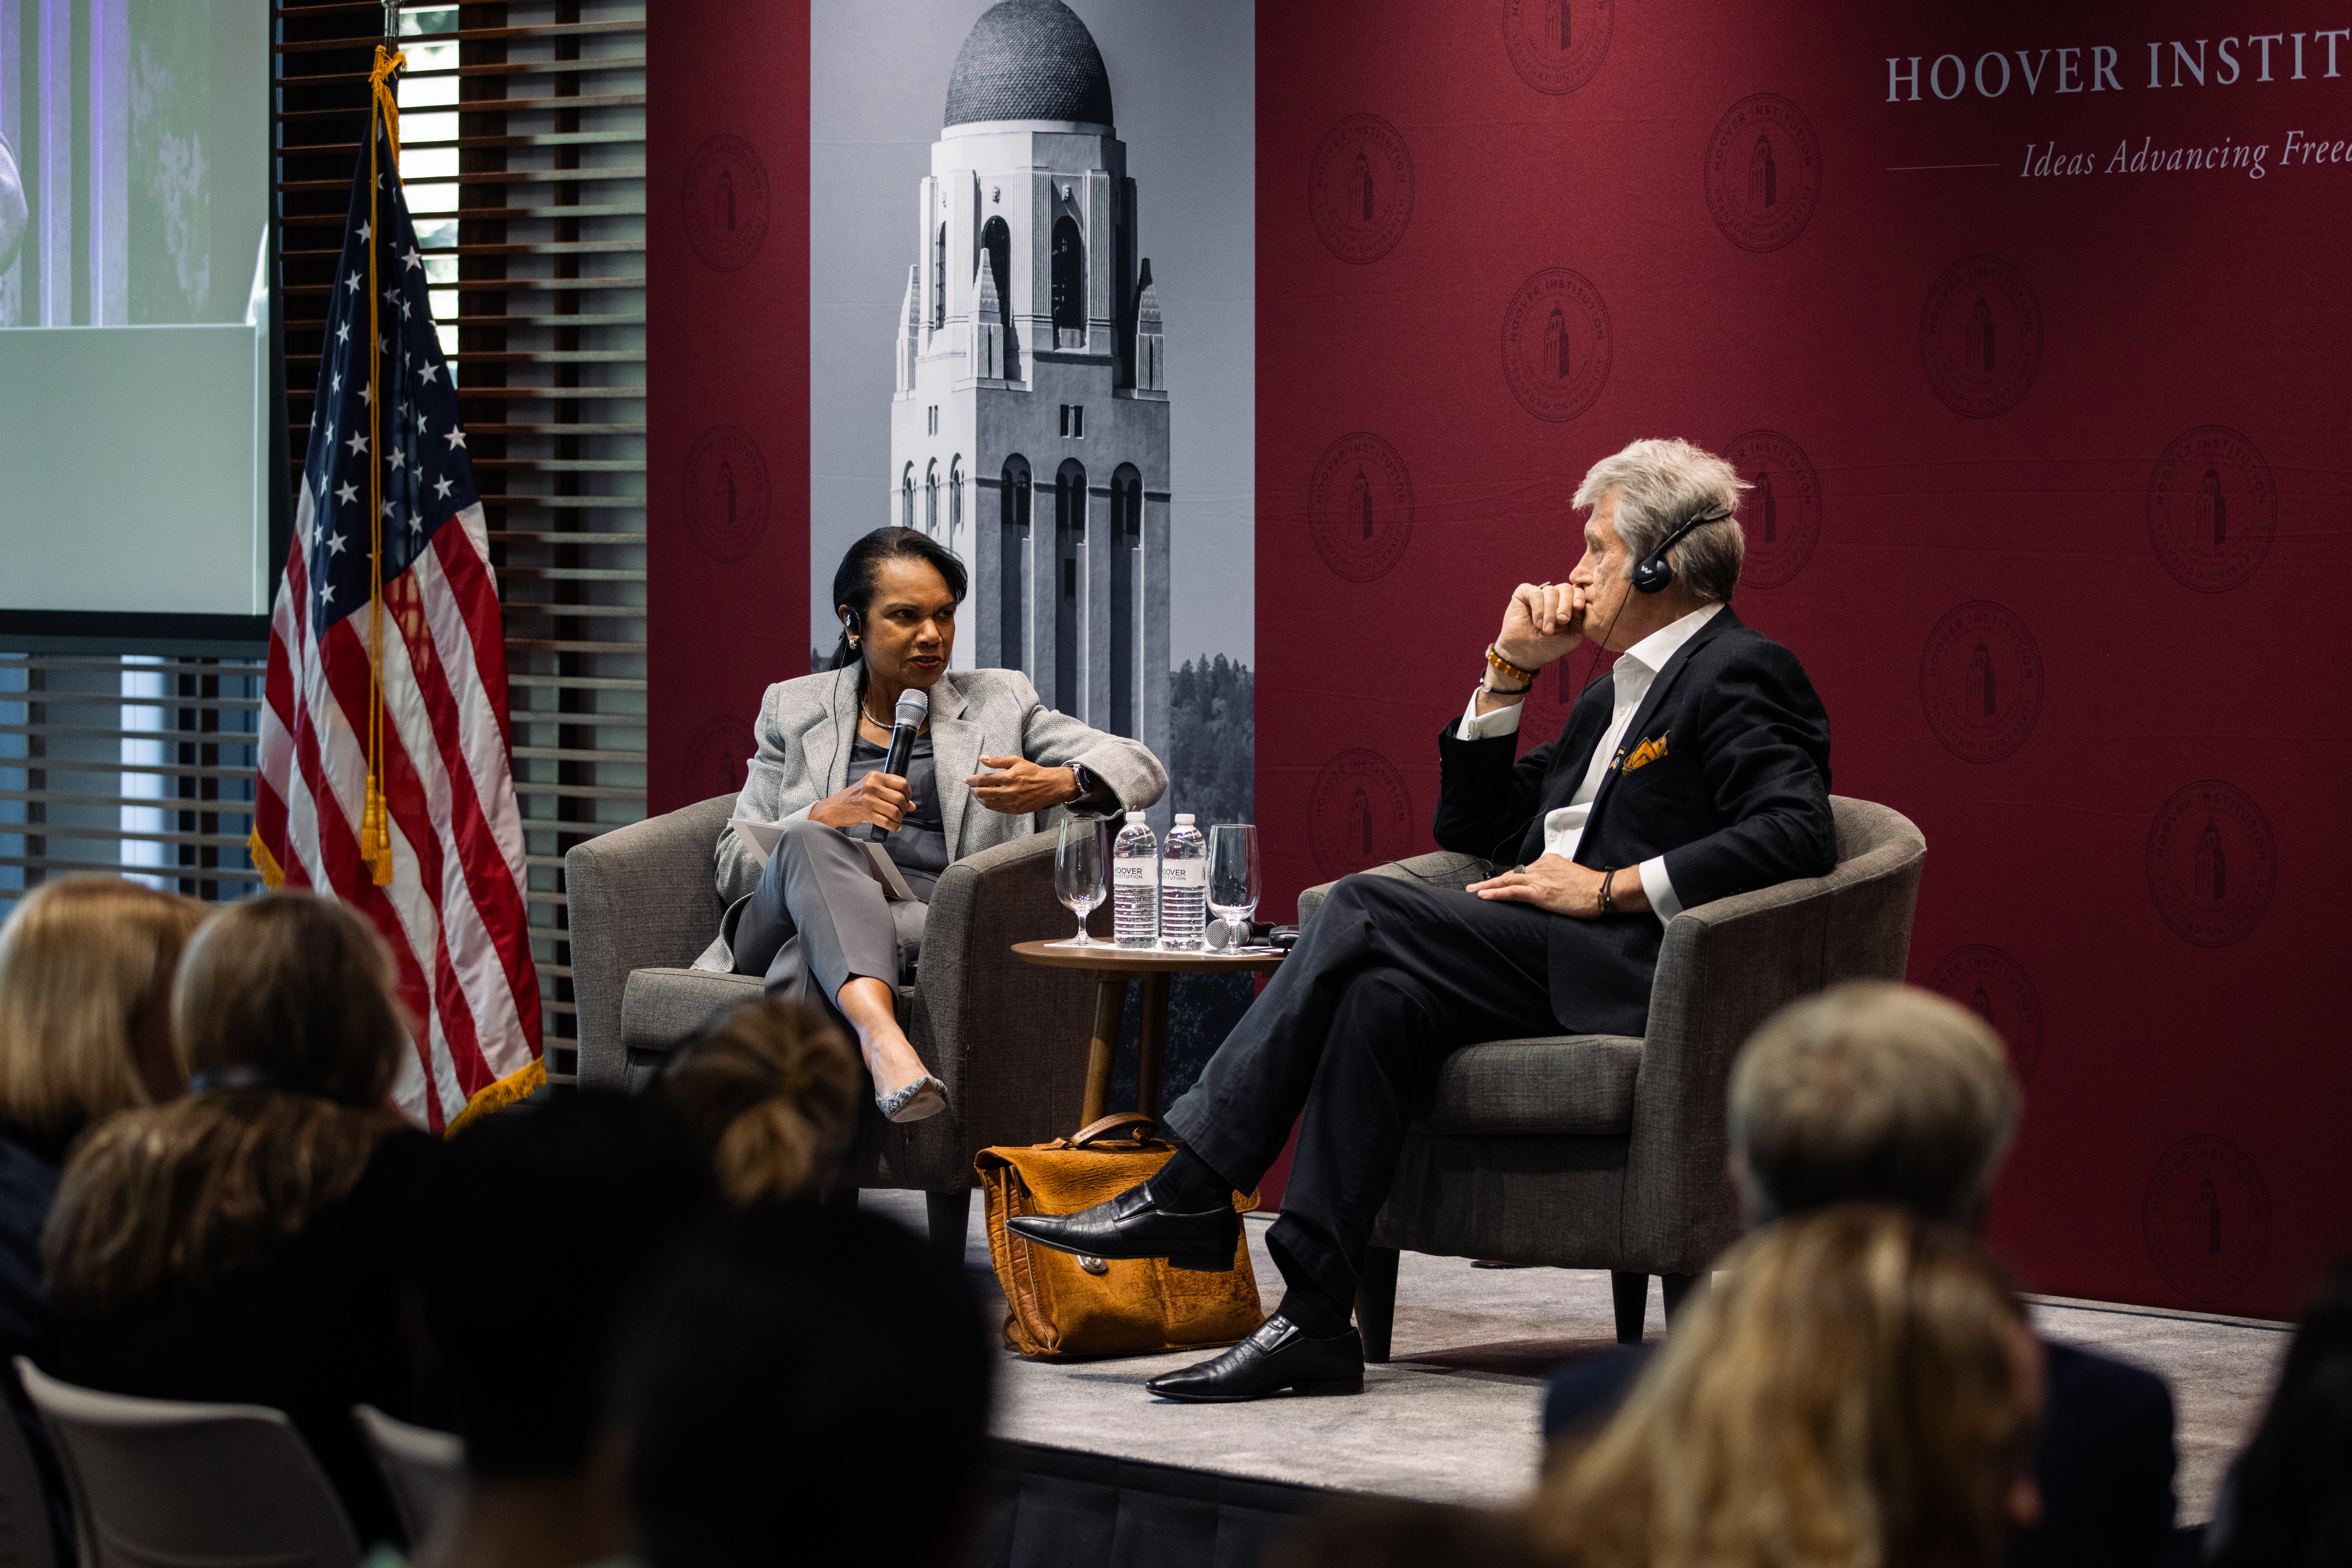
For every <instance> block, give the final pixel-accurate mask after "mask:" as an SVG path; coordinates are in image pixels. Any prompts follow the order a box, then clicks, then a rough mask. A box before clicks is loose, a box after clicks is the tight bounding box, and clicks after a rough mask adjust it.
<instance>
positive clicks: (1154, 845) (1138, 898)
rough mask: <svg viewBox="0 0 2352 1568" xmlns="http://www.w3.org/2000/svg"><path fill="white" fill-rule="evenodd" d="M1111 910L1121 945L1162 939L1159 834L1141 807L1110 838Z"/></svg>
mask: <svg viewBox="0 0 2352 1568" xmlns="http://www.w3.org/2000/svg"><path fill="white" fill-rule="evenodd" d="M1110 912H1111V928H1112V931H1113V934H1114V935H1115V936H1116V937H1117V938H1118V945H1119V946H1121V947H1151V946H1154V945H1156V944H1157V943H1158V942H1159V941H1160V837H1159V835H1157V834H1155V833H1153V832H1152V831H1151V825H1150V823H1148V822H1146V821H1144V820H1143V813H1141V812H1139V811H1130V812H1129V813H1128V814H1127V826H1125V827H1122V828H1120V829H1119V830H1118V837H1117V838H1115V839H1113V840H1111V846H1110Z"/></svg>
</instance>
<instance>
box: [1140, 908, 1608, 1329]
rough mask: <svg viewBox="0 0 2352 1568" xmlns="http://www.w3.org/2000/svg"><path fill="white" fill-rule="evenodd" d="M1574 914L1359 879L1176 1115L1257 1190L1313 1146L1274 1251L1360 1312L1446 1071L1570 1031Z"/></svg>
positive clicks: (1188, 1138)
mask: <svg viewBox="0 0 2352 1568" xmlns="http://www.w3.org/2000/svg"><path fill="white" fill-rule="evenodd" d="M1566 918H1567V917H1566V916H1562V915H1553V914H1549V913H1546V912H1545V911H1543V910H1538V909H1535V908H1533V907H1531V906H1529V905H1526V904H1514V903H1504V902H1499V901H1498V902H1488V901H1487V900H1484V899H1481V898H1478V897H1476V896H1475V895H1474V894H1470V893H1463V892H1457V891H1455V890H1454V889H1451V888H1439V887H1433V886H1430V885H1428V884H1425V883H1421V882H1408V881H1401V880H1398V879H1394V878H1390V877H1349V878H1347V879H1344V880H1342V881H1341V882H1340V883H1339V885H1338V886H1337V887H1335V888H1333V889H1331V895H1330V897H1329V899H1328V900H1326V901H1325V903H1324V905H1323V908H1322V910H1321V912H1320V913H1318V915H1317V916H1316V917H1315V920H1314V921H1313V923H1312V924H1310V925H1309V926H1308V927H1307V931H1306V934H1305V935H1304V936H1302V937H1301V938H1300V939H1299V942H1298V945H1297V948H1296V949H1294V950H1293V951H1292V952H1291V955H1290V956H1289V958H1287V959H1286V960H1285V961H1284V962H1283V965H1282V967H1281V968H1280V969H1279V970H1277V971H1276V973H1275V977H1274V979H1273V981H1272V983H1270V984H1268V985H1267V986H1266V988H1265V992H1264V994H1261V995H1260V996H1259V997H1258V999H1257V1001H1256V1002H1255V1004H1254V1005H1252V1006H1251V1007H1250V1010H1249V1011H1248V1012H1247V1013H1245V1014H1244V1015H1243V1016H1242V1021H1241V1022H1240V1023H1239V1024H1237V1025H1235V1026H1234V1032H1233V1033H1232V1034H1231V1035H1229V1036H1227V1037H1226V1039H1225V1043H1224V1044H1223V1046H1222V1047H1219V1049H1218V1051H1217V1054H1216V1055H1215V1056H1213V1057H1212V1058H1210V1059H1209V1065H1208V1067H1207V1068H1205V1069H1203V1070H1202V1074H1201V1079H1200V1081H1199V1082H1198V1083H1196V1084H1194V1085H1193V1086H1192V1090H1191V1092H1189V1093H1188V1094H1186V1095H1185V1096H1184V1097H1183V1098H1182V1099H1181V1100H1178V1101H1177V1102H1176V1103H1175V1104H1174V1105H1172V1106H1171V1107H1170V1108H1169V1110H1168V1116H1167V1121H1168V1125H1169V1127H1170V1129H1171V1131H1174V1132H1175V1133H1176V1134H1177V1135H1178V1136H1179V1137H1181V1138H1182V1139H1183V1140H1184V1141H1185V1142H1187V1143H1188V1144H1190V1145H1191V1146H1192V1151H1193V1152H1195V1153H1197V1154H1198V1155H1200V1157H1201V1158H1202V1159H1203V1160H1205V1161H1207V1162H1208V1163H1209V1164H1210V1166H1211V1167H1212V1168H1213V1169H1214V1170H1215V1171H1216V1173H1218V1174H1219V1175H1221V1176H1223V1178H1224V1179H1225V1180H1227V1181H1229V1182H1231V1183H1233V1184H1234V1186H1235V1187H1236V1188H1237V1189H1239V1190H1240V1191H1243V1192H1247V1191H1249V1190H1250V1189H1251V1188H1252V1187H1254V1186H1255V1185H1256V1184H1257V1183H1258V1179H1259V1178H1260V1177H1261V1176H1263V1175H1264V1174H1265V1170H1266V1167H1267V1166H1268V1165H1270V1164H1272V1163H1274V1161H1275V1160H1276V1157H1277V1156H1279V1155H1280V1154H1281V1152H1282V1145H1283V1143H1284V1142H1285V1141H1286V1139H1287V1138H1288V1137H1289V1136H1290V1128H1291V1124H1292V1122H1293V1121H1297V1125H1298V1147H1297V1152H1295V1153H1294V1154H1293V1155H1292V1157H1291V1165H1290V1183H1289V1186H1288V1187H1287V1189H1286V1191H1285V1193H1284V1194H1283V1199H1282V1215H1281V1217H1280V1218H1279V1219H1277V1220H1276V1222H1275V1224H1274V1226H1273V1227H1272V1229H1271V1230H1270V1231H1269V1232H1268V1233H1267V1236H1266V1246H1267V1248H1268V1249H1269V1250H1270V1251H1272V1252H1273V1254H1274V1259H1275V1262H1276V1264H1277V1265H1279V1266H1280V1268H1281V1269H1282V1274H1283V1278H1284V1279H1286V1280H1288V1281H1289V1282H1290V1284H1291V1285H1292V1287H1293V1288H1297V1287H1300V1286H1302V1285H1305V1286H1309V1287H1311V1288H1312V1289H1314V1290H1315V1291H1316V1292H1317V1293H1318V1294H1319V1295H1321V1296H1322V1297H1323V1298H1324V1299H1325V1300H1327V1301H1328V1302H1330V1303H1331V1304H1332V1305H1334V1306H1336V1307H1338V1308H1339V1309H1340V1310H1347V1308H1348V1306H1349V1304H1350V1303H1352V1302H1353V1301H1354V1300H1355V1296H1356V1285H1357V1281H1358V1278H1359V1274H1360V1268H1361V1266H1362V1262H1363V1256H1364V1247H1365V1246H1366V1244H1367V1243H1368V1242H1369V1240H1370V1237H1371V1229H1372V1219H1373V1216H1374V1215H1378V1214H1379V1213H1380V1209H1381V1203H1382V1202H1384V1201H1385V1200H1386V1199H1387V1197H1388V1191H1389V1184H1390V1182H1391V1180H1392V1179H1393V1178H1394V1176H1395V1173H1396V1163H1397V1157H1398V1155H1399V1154H1400V1153H1401V1152H1402V1150H1403V1147H1404V1137H1405V1131H1406V1130H1407V1128H1408V1126H1409V1125H1410V1123H1411V1121H1412V1117H1413V1116H1414V1114H1415V1113H1416V1112H1418V1111H1419V1110H1422V1109H1423V1108H1424V1107H1426V1106H1427V1104H1428V1102H1429V1098H1430V1093H1431V1090H1432V1089H1433V1086H1434V1085H1435V1082H1436V1077H1437V1068H1438V1065H1439V1064H1440V1063H1441V1062H1443V1061H1444V1059H1445V1058H1446V1057H1447V1056H1448V1055H1449V1054H1451V1053H1452V1052H1454V1051H1455V1050H1458V1049H1460V1048H1461V1047H1464V1046H1468V1045H1475V1044H1477V1043H1478V1042H1480V1041H1482V1040H1507V1039H1514V1038H1517V1037H1524V1036H1544V1035H1556V1034H1558V1033H1559V1031H1560V1026H1559V1022H1558V1021H1557V1020H1556V1018H1555V1017H1554V1016H1553V1011H1552V998H1551V981H1550V959H1549V935H1550V931H1551V922H1553V921H1558V920H1563V919H1566Z"/></svg>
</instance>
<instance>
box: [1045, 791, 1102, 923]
mask: <svg viewBox="0 0 2352 1568" xmlns="http://www.w3.org/2000/svg"><path fill="white" fill-rule="evenodd" d="M1109 841H1110V824H1109V823H1108V821H1106V820H1105V819H1104V818H1102V817H1099V816H1066V817H1064V818H1062V828H1061V837H1060V838H1059V839H1058V840H1057V841H1056V842H1055V846H1054V896H1055V897H1056V898H1058V899H1060V900H1062V902H1063V903H1064V904H1065V905H1066V906H1068V908H1069V910H1070V912H1071V913H1072V914H1074V915H1076V916H1077V917H1078V934H1077V935H1076V936H1074V937H1072V938H1071V939H1070V943H1069V945H1071V946H1072V947H1091V946H1093V945H1094V938H1092V937H1090V936H1088V935H1087V916H1088V915H1090V914H1092V913H1094V911H1095V910H1096V908H1097V906H1098V905H1100V904H1101V902H1102V901H1103V898H1104V894H1105V892H1106V888H1105V884H1104V880H1103V868H1104V867H1105V865H1106V864H1107V863H1108V860H1109V858H1110V842H1109Z"/></svg>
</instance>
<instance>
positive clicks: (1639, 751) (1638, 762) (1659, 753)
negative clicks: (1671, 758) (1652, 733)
mask: <svg viewBox="0 0 2352 1568" xmlns="http://www.w3.org/2000/svg"><path fill="white" fill-rule="evenodd" d="M1665 754H1666V734H1665V731H1663V730H1662V731H1659V732H1658V737H1657V739H1655V740H1654V741H1644V742H1642V743H1641V744H1640V745H1638V746H1636V747H1634V748H1633V755H1632V756H1630V757H1627V758H1626V759H1625V765H1624V768H1623V770H1622V771H1624V772H1626V773H1632V772H1633V770H1634V769H1635V768H1639V767H1647V766H1648V765H1649V764H1650V763H1654V762H1656V761H1657V760H1658V759H1659V758H1660V757H1663V756H1664V755H1665Z"/></svg>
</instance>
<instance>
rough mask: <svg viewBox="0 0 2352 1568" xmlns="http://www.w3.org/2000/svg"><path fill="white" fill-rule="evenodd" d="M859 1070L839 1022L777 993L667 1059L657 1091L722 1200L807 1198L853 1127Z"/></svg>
mask: <svg viewBox="0 0 2352 1568" xmlns="http://www.w3.org/2000/svg"><path fill="white" fill-rule="evenodd" d="M862 1081H863V1075H862V1072H861V1069H860V1068H859V1067H858V1062H857V1057H856V1053H855V1052H854V1051H852V1050H851V1049H850V1047H849V1042H848V1041H847V1040H846V1039H845V1038H843V1037H842V1034H841V1031H840V1030H838V1029H836V1028H835V1027H834V1026H832V1025H831V1024H830V1023H828V1022H826V1021H825V1019H824V1016H822V1015H820V1014H817V1013H815V1012H813V1011H811V1010H810V1009H808V1008H806V1007H803V1006H800V1005H797V1004H795V1003H792V1002H786V1001H782V1000H776V999H763V1000H761V1001H757V1002H746V1003H744V1004H743V1005H741V1006H740V1007H738V1008H736V1009H735V1010H734V1011H733V1012H731V1013H729V1014H728V1015H727V1016H725V1017H723V1018H721V1019H720V1020H719V1022H718V1023H717V1024H716V1025H714V1026H712V1027H711V1028H710V1029H709V1032H708V1033H706V1034H705V1035H704V1036H703V1037H701V1038H700V1039H699V1040H697V1041H696V1042H694V1043H693V1044H692V1045H690V1046H688V1047H687V1048H686V1049H685V1050H683V1051H681V1052H679V1053H678V1054H677V1057H676V1058H673V1060H672V1061H671V1063H670V1066H669V1068H668V1069H667V1071H666V1072H664V1073H663V1075H662V1079H661V1086H660V1089H658V1091H657V1094H658V1098H659V1100H660V1102H661V1104H662V1106H663V1108H664V1109H665V1110H668V1111H669V1113H670V1114H671V1115H672V1116H674V1117H676V1118H677V1121H678V1124H679V1125H680V1126H681V1127H683V1128H685V1129H686V1131H687V1134H688V1137H690V1138H692V1139H693V1140H694V1142H695V1143H696V1144H697V1145H698V1147H699V1148H700V1149H701V1150H702V1151H703V1153H704V1155H705V1156H706V1157H707V1158H708V1159H709V1161H710V1163H711V1165H712V1167H713V1169H714V1170H715V1171H716V1172H717V1174H718V1178H719V1190H720V1191H721V1192H723V1193H725V1194H726V1195H727V1198H728V1201H730V1203H735V1204H741V1205H749V1204H757V1203H795V1202H798V1201H800V1200H802V1199H803V1198H811V1197H814V1196H815V1195H816V1194H817V1193H818V1191H819V1189H821V1188H822V1187H823V1186H824V1183H825V1181H826V1179H827V1178H828V1177H829V1176H830V1175H831V1174H832V1173H833V1167H834V1164H835V1162H836V1161H838V1160H839V1159H840V1157H841V1151H842V1149H843V1148H844V1146H845V1145H846V1144H847V1143H848V1142H849V1137H850V1134H851V1133H852V1132H854V1131H856V1127H857V1100H858V1093H859V1089H860V1086H861V1084H862Z"/></svg>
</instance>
